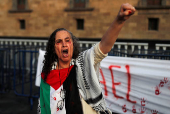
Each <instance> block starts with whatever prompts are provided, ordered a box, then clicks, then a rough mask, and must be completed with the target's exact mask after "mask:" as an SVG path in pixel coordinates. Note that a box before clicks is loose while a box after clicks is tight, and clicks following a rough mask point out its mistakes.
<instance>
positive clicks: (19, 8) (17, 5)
mask: <svg viewBox="0 0 170 114" xmlns="http://www.w3.org/2000/svg"><path fill="white" fill-rule="evenodd" d="M18 12H32V10H30V9H29V8H28V0H12V8H11V9H10V10H9V13H18Z"/></svg>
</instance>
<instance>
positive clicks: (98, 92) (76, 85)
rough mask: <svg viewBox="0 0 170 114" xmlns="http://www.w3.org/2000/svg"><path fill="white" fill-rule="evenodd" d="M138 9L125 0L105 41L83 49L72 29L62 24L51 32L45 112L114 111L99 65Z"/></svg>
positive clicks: (45, 68)
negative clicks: (107, 100)
mask: <svg viewBox="0 0 170 114" xmlns="http://www.w3.org/2000/svg"><path fill="white" fill-rule="evenodd" d="M134 13H135V8H134V7H133V6H132V5H130V4H128V3H126V4H122V6H121V8H120V11H119V13H118V15H117V17H116V18H115V20H114V21H113V23H112V24H111V26H110V27H109V29H108V30H107V31H106V33H105V34H104V35H103V37H102V39H101V41H100V42H99V43H97V44H96V45H95V46H93V47H92V48H90V49H88V50H86V51H84V52H81V53H79V47H78V43H77V39H76V37H75V36H74V35H73V34H72V33H71V32H70V31H68V30H66V29H64V28H59V29H57V30H55V31H54V32H53V33H52V34H51V36H50V38H49V40H48V44H47V48H46V53H45V56H44V57H45V60H44V66H43V69H42V74H41V78H42V79H41V84H40V107H41V109H40V112H41V113H42V114H111V111H110V110H109V109H107V108H106V104H105V100H104V97H103V95H102V89H101V87H100V83H99V79H98V77H99V66H100V62H101V61H102V59H103V58H105V57H106V56H107V53H108V52H109V51H110V50H111V48H112V46H113V44H114V43H115V41H116V39H117V37H118V34H119V32H120V30H121V28H122V27H123V25H124V23H125V21H126V20H127V19H128V18H129V17H130V16H131V15H132V14H134Z"/></svg>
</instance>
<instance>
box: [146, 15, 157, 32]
mask: <svg viewBox="0 0 170 114" xmlns="http://www.w3.org/2000/svg"><path fill="white" fill-rule="evenodd" d="M154 21H155V22H154ZM153 26H155V27H153ZM148 30H149V31H158V30H159V18H148Z"/></svg>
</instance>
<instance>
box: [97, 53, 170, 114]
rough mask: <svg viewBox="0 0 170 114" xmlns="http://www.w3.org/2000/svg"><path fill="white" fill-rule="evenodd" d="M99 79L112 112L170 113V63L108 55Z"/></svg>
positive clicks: (102, 65)
mask: <svg viewBox="0 0 170 114" xmlns="http://www.w3.org/2000/svg"><path fill="white" fill-rule="evenodd" d="M99 79H100V82H101V87H102V88H103V95H104V96H105V99H106V103H107V107H108V108H109V109H111V110H112V111H113V112H117V113H121V114H123V113H126V114H133V113H134V114H135V113H140V114H158V113H163V114H169V113H170V61H167V60H155V59H154V60H153V59H140V58H125V57H113V56H108V57H106V58H105V59H104V60H103V61H102V62H101V69H100V77H99Z"/></svg>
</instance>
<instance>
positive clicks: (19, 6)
mask: <svg viewBox="0 0 170 114" xmlns="http://www.w3.org/2000/svg"><path fill="white" fill-rule="evenodd" d="M25 3H26V2H25V0H17V9H18V10H25V5H26V4H25Z"/></svg>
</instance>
